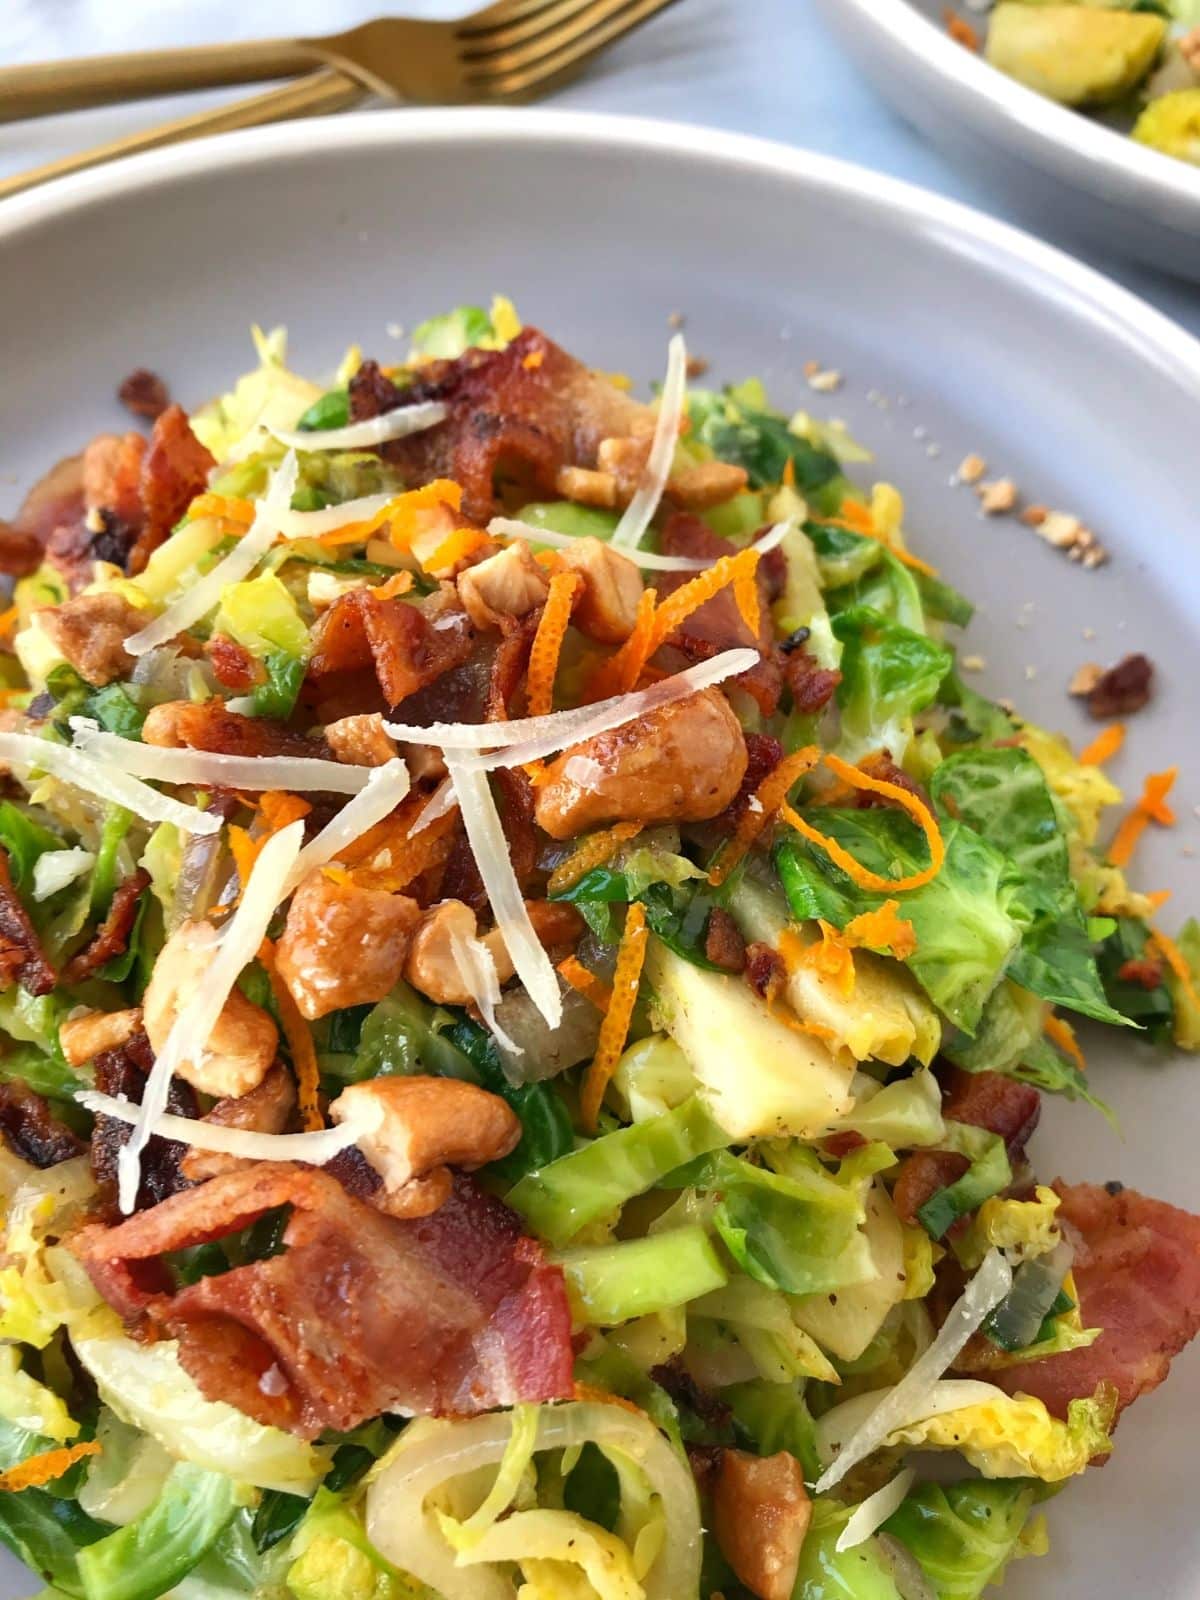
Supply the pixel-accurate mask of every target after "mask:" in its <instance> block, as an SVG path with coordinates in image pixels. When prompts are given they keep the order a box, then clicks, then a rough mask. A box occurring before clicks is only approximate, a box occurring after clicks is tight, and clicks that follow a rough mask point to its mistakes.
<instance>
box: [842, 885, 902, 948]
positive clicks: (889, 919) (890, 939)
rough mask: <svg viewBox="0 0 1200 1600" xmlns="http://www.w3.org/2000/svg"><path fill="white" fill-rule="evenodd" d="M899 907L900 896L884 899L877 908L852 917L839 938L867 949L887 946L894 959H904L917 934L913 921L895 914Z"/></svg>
mask: <svg viewBox="0 0 1200 1600" xmlns="http://www.w3.org/2000/svg"><path fill="white" fill-rule="evenodd" d="M899 910H900V902H899V900H885V901H884V903H883V904H882V905H881V906H880V907H879V908H878V910H876V911H864V912H863V913H862V914H861V916H857V917H851V919H850V921H849V922H848V923H847V924H846V926H845V927H844V928H843V929H842V938H843V939H844V940H845V941H846V943H847V944H849V945H851V946H854V945H858V946H861V947H862V948H863V949H866V950H890V951H891V952H892V954H893V955H894V956H895V958H896V960H897V961H907V960H908V958H909V956H911V955H912V954H913V953H914V952H915V950H916V948H917V935H916V933H915V931H914V929H913V925H912V923H911V922H906V921H905V920H904V918H903V917H901V916H899V915H898V913H899Z"/></svg>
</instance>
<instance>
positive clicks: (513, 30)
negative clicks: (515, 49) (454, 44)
mask: <svg viewBox="0 0 1200 1600" xmlns="http://www.w3.org/2000/svg"><path fill="white" fill-rule="evenodd" d="M591 3H592V0H539V4H538V6H537V9H536V10H534V11H530V12H525V13H524V14H522V15H521V16H518V17H508V18H506V19H505V21H504V22H503V23H499V24H497V25H496V26H495V27H493V28H489V29H487V30H486V32H480V33H474V32H472V34H471V35H470V36H469V37H468V36H467V35H466V34H465V33H461V34H460V35H459V37H460V38H461V39H462V41H463V44H464V45H465V46H466V48H465V49H464V50H463V53H462V58H463V60H464V61H482V60H483V59H484V58H485V57H487V56H493V55H498V54H499V53H500V52H501V51H502V50H506V49H509V48H510V47H512V46H514V45H520V44H528V43H530V42H531V41H533V40H535V39H537V38H538V37H539V36H540V35H542V34H545V33H548V32H549V31H550V30H551V29H553V28H557V27H559V26H561V25H564V24H565V23H567V22H569V21H570V20H571V19H572V18H573V17H575V16H576V15H577V14H578V13H579V12H581V11H585V10H586V9H587V7H588V6H589V4H591ZM568 37H573V34H572V35H570V36H568Z"/></svg>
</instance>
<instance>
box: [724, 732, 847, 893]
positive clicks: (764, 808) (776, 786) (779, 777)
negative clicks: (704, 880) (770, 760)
mask: <svg viewBox="0 0 1200 1600" xmlns="http://www.w3.org/2000/svg"><path fill="white" fill-rule="evenodd" d="M820 759H821V752H820V750H819V749H818V748H817V746H816V745H815V744H807V745H805V746H804V748H803V749H802V750H796V751H793V753H792V754H791V755H790V756H784V758H783V760H782V761H781V762H780V763H779V765H778V766H777V767H774V768H773V769H772V770H771V771H770V772H768V773H767V775H766V777H765V778H764V779H763V780H762V782H761V783H760V784H759V786H758V788H757V789H755V791H754V793H753V795H752V796H751V797H750V803H749V804H748V805H747V806H746V809H745V810H744V811H743V812H742V814H741V816H740V817H739V818H738V823H737V827H736V828H735V829H734V832H733V837H732V838H731V839H730V840H729V841H728V842H727V843H726V845H725V847H724V848H723V849H722V851H721V854H720V855H719V856H718V857H717V859H716V861H715V862H714V863H713V865H712V867H711V869H710V870H709V874H708V881H709V883H712V884H721V883H724V882H725V880H726V878H727V877H728V876H729V874H730V873H731V872H732V871H733V869H734V867H736V866H737V864H738V862H739V861H740V860H741V859H742V857H743V856H744V855H745V854H746V852H747V851H748V850H750V849H752V848H753V846H754V843H755V841H756V840H757V839H758V837H759V835H760V834H761V833H762V831H763V829H764V828H766V827H767V825H768V824H769V823H771V822H772V821H774V819H775V816H776V814H777V813H778V811H779V808H780V806H781V805H782V804H783V802H784V801H785V800H786V799H787V796H788V790H789V789H790V788H791V787H792V785H793V784H794V783H796V782H797V781H798V780H799V779H800V778H802V777H803V776H804V774H805V773H806V772H811V771H812V769H813V767H815V766H816V764H817V762H818V761H819V760H820Z"/></svg>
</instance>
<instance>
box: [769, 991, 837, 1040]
mask: <svg viewBox="0 0 1200 1600" xmlns="http://www.w3.org/2000/svg"><path fill="white" fill-rule="evenodd" d="M767 1014H768V1016H770V1017H771V1018H773V1020H774V1021H776V1022H782V1023H783V1025H784V1027H785V1028H790V1029H791V1030H792V1032H793V1033H807V1034H808V1035H809V1037H810V1038H813V1039H820V1040H822V1041H825V1040H828V1039H836V1038H837V1034H836V1033H835V1032H834V1030H833V1029H832V1028H827V1027H826V1026H825V1024H824V1023H823V1022H807V1021H806V1020H805V1019H804V1018H803V1017H799V1016H797V1015H796V1013H795V1012H794V1011H793V1010H792V1008H791V1006H788V1005H785V1004H784V1003H783V1001H782V1000H781V999H780V998H779V996H778V995H769V996H768V997H767Z"/></svg>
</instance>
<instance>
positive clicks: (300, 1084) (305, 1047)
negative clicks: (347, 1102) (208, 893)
mask: <svg viewBox="0 0 1200 1600" xmlns="http://www.w3.org/2000/svg"><path fill="white" fill-rule="evenodd" d="M258 959H259V960H260V961H261V962H262V964H263V966H264V968H265V969H266V973H267V977H268V978H269V979H270V982H271V993H272V995H274V997H275V1007H276V1010H277V1011H278V1012H279V1021H280V1023H281V1025H282V1027H283V1036H284V1038H285V1039H286V1040H287V1042H288V1049H289V1050H290V1051H291V1056H292V1067H293V1069H294V1070H295V1073H296V1089H297V1092H298V1095H299V1099H300V1118H301V1121H302V1122H303V1124H304V1130H305V1132H306V1133H314V1132H316V1131H317V1130H318V1129H319V1128H323V1127H324V1126H325V1118H324V1117H323V1116H322V1114H321V1103H320V1098H319V1095H320V1088H321V1074H320V1069H319V1068H318V1066H317V1052H316V1050H315V1048H314V1047H313V1041H312V1030H311V1029H310V1028H309V1026H308V1023H307V1022H305V1020H304V1018H303V1017H302V1016H301V1015H300V1008H299V1006H298V1005H297V1004H296V1002H295V1001H294V1000H293V999H292V992H291V990H290V989H289V988H288V986H287V984H286V983H284V981H283V979H282V978H281V977H280V976H279V970H278V968H277V967H276V965H275V946H274V945H273V944H272V943H271V941H270V940H269V939H264V940H263V942H262V944H261V945H259V947H258Z"/></svg>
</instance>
